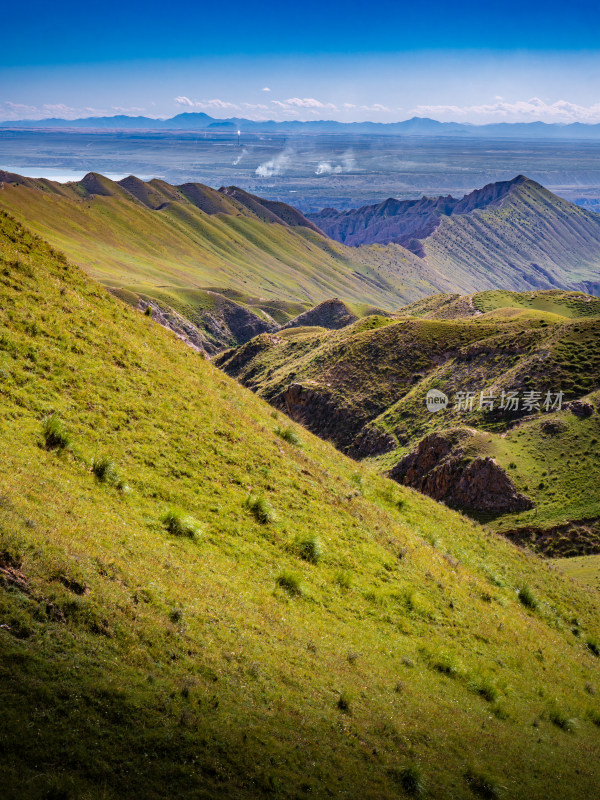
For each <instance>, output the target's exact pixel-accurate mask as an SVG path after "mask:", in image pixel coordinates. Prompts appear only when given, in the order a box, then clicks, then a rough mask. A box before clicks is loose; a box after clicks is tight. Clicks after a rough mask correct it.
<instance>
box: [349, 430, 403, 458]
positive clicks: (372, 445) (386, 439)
mask: <svg viewBox="0 0 600 800" xmlns="http://www.w3.org/2000/svg"><path fill="white" fill-rule="evenodd" d="M397 445H398V443H397V442H396V440H395V439H394V437H393V436H390V434H389V433H386V432H385V431H381V430H379V429H378V428H375V427H369V426H366V427H365V428H363V429H362V431H361V432H360V433H359V434H358V436H357V437H356V439H355V440H354V441H353V442H352V446H351V447H350V448H349V449H348V455H350V456H352V458H357V459H359V460H360V459H361V458H368V457H369V456H379V455H381V454H382V453H389V452H390V450H394V448H396V447H397Z"/></svg>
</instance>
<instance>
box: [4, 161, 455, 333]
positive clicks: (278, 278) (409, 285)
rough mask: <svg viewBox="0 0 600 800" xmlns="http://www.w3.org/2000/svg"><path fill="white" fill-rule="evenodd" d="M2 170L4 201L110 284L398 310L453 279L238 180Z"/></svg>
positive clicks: (149, 292) (144, 290)
mask: <svg viewBox="0 0 600 800" xmlns="http://www.w3.org/2000/svg"><path fill="white" fill-rule="evenodd" d="M0 181H2V182H1V183H0V208H2V209H4V210H5V211H7V212H9V213H11V214H13V215H14V216H16V217H17V218H18V219H20V220H21V221H22V222H24V223H25V224H26V225H28V226H29V227H30V228H31V229H32V230H33V231H35V232H36V233H38V234H39V235H41V236H43V237H44V238H45V239H47V241H49V242H50V243H51V244H52V245H53V246H55V247H60V248H61V250H63V251H64V252H65V253H66V254H67V255H68V257H69V258H70V259H71V260H72V261H73V262H74V263H76V264H78V265H79V266H80V267H82V268H83V269H84V270H85V271H86V272H87V273H88V274H90V275H92V276H93V277H94V278H96V279H97V280H99V281H100V282H102V283H103V284H105V285H108V286H114V287H119V288H127V289H129V290H131V291H134V292H136V293H141V294H145V295H154V293H158V292H159V291H163V290H165V289H168V290H169V291H170V292H171V293H172V294H173V295H175V296H181V295H182V294H183V295H185V294H186V293H188V296H187V298H184V300H185V299H187V300H189V291H190V290H197V289H203V288H208V287H212V288H215V287H216V288H217V289H218V290H219V291H221V290H235V291H237V292H238V293H241V294H243V295H250V296H251V297H260V298H263V299H264V300H265V301H268V300H278V301H286V302H292V303H301V304H308V306H312V305H315V304H316V303H317V302H320V301H322V300H325V299H328V298H330V297H335V296H338V297H341V298H342V299H344V300H346V301H353V302H358V303H371V304H375V305H377V306H380V307H384V308H386V309H390V308H393V307H394V306H397V305H399V304H401V303H404V302H409V301H410V300H412V299H416V298H417V297H421V296H422V295H423V294H426V293H428V292H431V291H435V287H436V286H437V287H438V288H439V289H443V288H445V285H446V283H445V279H444V278H443V277H442V276H438V275H435V274H434V273H433V272H432V271H431V270H429V271H426V272H425V273H423V270H422V269H421V266H420V263H419V259H417V258H416V257H415V256H413V254H412V253H409V252H408V251H406V250H404V249H403V248H401V247H392V248H387V249H386V248H378V249H376V250H374V251H372V252H371V251H369V250H365V251H361V252H358V251H356V250H355V249H354V248H348V247H344V246H343V245H340V244H339V243H337V242H333V241H331V240H329V239H327V238H325V237H324V236H323V235H321V234H320V233H319V232H317V231H316V230H315V229H314V228H313V226H312V225H311V223H309V222H308V221H307V220H304V221H305V223H306V224H305V225H304V224H300V223H301V222H302V220H303V219H304V218H303V217H302V215H301V214H300V213H299V212H297V211H296V210H295V209H292V208H289V207H286V206H284V204H281V203H274V204H273V203H271V204H270V203H268V202H267V201H260V202H259V200H260V198H253V197H252V196H251V195H248V194H247V193H244V192H241V191H239V190H233V189H229V190H223V191H222V192H219V191H215V190H214V189H210V188H209V187H208V186H203V185H201V184H184V185H183V186H179V187H177V186H170V185H169V184H167V183H165V182H164V181H158V180H153V181H150V182H148V183H144V182H143V181H141V180H139V179H137V178H134V177H133V176H131V177H130V178H126V179H125V180H123V181H121V182H118V183H117V182H114V181H111V180H109V179H107V178H104V177H103V176H101V175H95V174H93V173H90V174H89V175H87V176H86V177H85V178H84V179H83V180H82V181H80V182H78V183H68V184H59V183H55V182H52V181H47V180H34V179H30V178H21V177H20V176H18V175H11V174H9V173H0ZM251 201H252V202H251ZM280 207H282V208H283V210H282V208H280ZM271 209H275V210H276V211H278V212H279V215H278V214H276V213H274V211H273V210H271ZM302 310H303V309H302ZM297 313H299V312H297ZM291 316H295V314H292V315H291ZM288 318H289V317H288Z"/></svg>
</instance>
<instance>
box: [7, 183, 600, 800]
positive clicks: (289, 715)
mask: <svg viewBox="0 0 600 800" xmlns="http://www.w3.org/2000/svg"><path fill="white" fill-rule="evenodd" d="M23 191H24V190H23ZM41 202H43V201H41ZM0 258H1V262H0V324H1V327H0V380H1V383H0V389H1V391H0V406H1V408H2V414H1V415H0V436H1V437H2V442H3V457H2V460H1V462H0V653H1V656H0V673H1V678H2V679H1V680H0V697H1V703H2V713H1V715H0V764H1V765H2V766H1V769H2V794H3V797H6V798H10V799H11V800H12V798H18V799H19V800H29V798H32V800H33V799H35V800H38V799H39V798H45V799H46V800H49V798H58V797H60V798H89V799H90V800H94V799H95V798H103V800H110V799H111V798H122V797H124V796H127V797H130V798H144V800H159V798H164V797H179V798H214V797H217V796H218V797H220V798H232V800H233V798H235V799H236V800H240V798H241V799H242V800H243V798H252V799H253V800H255V798H261V797H265V798H266V797H279V798H289V799H290V800H291V798H298V797H304V796H307V797H308V796H310V797H319V798H320V797H323V798H324V797H358V796H360V797H362V798H366V800H369V799H370V800H386V799H388V798H389V800H392V798H394V799H395V798H398V797H402V796H405V795H413V796H415V795H418V794H421V795H423V796H430V797H435V798H437V799H439V800H444V799H445V798H447V799H448V800H450V798H452V800H456V798H471V797H473V796H480V797H482V796H486V797H496V796H507V797H511V798H514V799H515V800H521V798H522V799H523V800H524V799H525V798H527V800H531V799H532V798H533V799H537V798H539V800H542V799H543V800H548V799H549V798H556V799H557V800H558V798H561V800H584V798H589V797H591V796H593V795H594V793H595V791H596V787H597V785H598V781H599V779H600V772H599V766H598V765H599V764H600V758H599V757H598V756H599V753H600V726H599V723H600V716H599V712H598V703H597V694H596V692H597V691H598V689H599V688H600V660H599V658H598V653H599V652H600V649H599V648H600V645H599V644H598V642H599V640H600V627H599V625H598V619H599V611H600V600H599V597H598V594H597V593H596V592H595V591H593V590H585V591H584V589H583V588H581V587H578V585H577V584H576V583H575V582H573V581H570V580H569V579H567V578H565V577H563V576H562V574H561V573H560V572H558V571H556V570H554V569H551V568H550V567H549V566H548V565H547V564H545V563H543V562H542V561H541V560H540V559H538V558H536V557H534V556H531V555H528V554H526V553H525V552H522V551H520V550H519V549H517V548H515V547H514V546H512V545H511V544H509V543H508V542H506V541H504V540H502V539H500V538H498V537H495V536H491V535H490V534H489V533H488V532H486V531H485V530H484V529H482V528H481V527H480V526H479V525H478V524H476V523H475V522H473V521H471V520H469V519H466V518H465V517H463V516H461V515H460V514H458V513H456V512H454V511H451V510H449V509H447V508H444V507H443V506H442V505H440V504H438V503H435V502H434V501H432V500H430V499H429V498H427V497H425V496H423V495H420V494H418V493H417V492H414V491H412V490H411V489H409V488H406V487H401V486H398V485H396V484H394V483H393V482H391V481H389V480H387V479H385V478H382V477H379V476H378V475H376V474H375V472H373V471H371V470H370V469H369V468H368V467H366V466H364V465H359V464H357V463H356V462H353V461H351V460H349V459H347V458H346V457H345V456H343V455H341V454H340V453H339V452H338V451H336V450H335V449H334V448H333V447H332V446H331V445H330V444H328V443H326V442H323V441H321V440H320V439H318V438H316V437H315V436H313V435H312V434H310V433H309V432H308V431H306V430H302V429H300V428H298V427H297V426H290V424H289V421H288V420H287V419H286V418H284V417H282V416H280V415H279V414H278V413H277V412H275V411H273V409H272V408H271V407H269V406H268V405H267V404H266V403H265V402H264V400H262V399H261V398H259V397H257V396H256V395H253V394H252V393H250V392H249V391H248V390H247V389H245V388H244V387H242V386H240V385H239V384H237V383H236V382H235V381H233V380H232V379H231V378H229V377H228V376H226V375H225V374H223V373H222V372H220V371H219V370H217V369H216V368H215V367H214V366H213V365H212V364H211V363H210V362H209V361H208V360H206V359H205V358H203V357H202V355H200V354H198V353H196V352H194V351H193V350H192V349H191V348H189V347H187V346H186V345H185V344H183V343H182V342H180V341H179V340H178V339H177V337H176V336H175V335H174V334H173V333H171V332H170V331H167V330H165V329H164V328H162V327H160V326H159V325H157V324H156V322H155V321H153V320H152V319H151V318H150V317H148V316H146V315H144V314H140V313H139V312H136V311H134V310H133V309H131V308H130V307H129V306H127V305H126V304H124V303H122V302H121V301H119V300H118V299H117V298H115V297H113V296H111V295H109V294H108V293H107V292H106V291H105V290H104V289H103V288H102V286H100V285H99V284H98V283H96V282H94V281H92V280H91V279H90V278H89V277H88V276H86V275H85V274H84V273H83V272H82V271H81V270H80V269H79V268H78V267H77V266H75V265H73V264H71V263H70V262H69V261H68V259H67V258H66V257H65V256H64V255H63V254H61V253H60V252H59V251H57V250H56V249H55V248H53V247H52V246H50V245H48V244H47V243H45V242H44V241H43V240H42V239H40V238H38V237H36V236H35V235H33V234H32V233H31V232H29V231H28V230H27V229H26V228H25V227H24V226H23V225H22V224H21V223H20V222H17V221H16V220H14V219H13V218H11V217H10V216H7V215H5V214H3V213H2V214H0ZM381 319H383V318H381ZM369 320H370V321H369ZM361 324H362V325H363V326H365V327H364V334H366V335H367V336H368V335H369V334H370V335H375V334H377V332H378V330H379V331H383V332H385V331H393V330H394V329H395V328H396V327H397V324H393V323H392V324H389V325H385V326H383V324H382V326H381V327H379V328H378V327H377V326H376V325H375V324H374V323H373V318H372V317H371V318H367V321H366V322H365V321H361V320H359V321H358V322H356V323H354V326H360V325H361ZM408 324H421V325H423V324H424V323H422V322H420V323H408ZM427 324H428V325H429V326H431V327H433V326H434V323H433V322H429V323H427ZM438 324H439V325H443V324H446V325H448V324H449V323H438ZM455 324H456V323H455ZM579 324H580V325H581V324H583V323H579ZM586 324H587V323H586ZM377 325H379V323H377ZM494 326H495V327H496V329H498V330H499V331H500V328H501V325H500V323H497V322H493V321H491V320H490V321H489V322H486V323H484V324H483V326H481V328H480V327H476V324H475V323H473V322H471V323H470V326H469V325H466V324H465V336H464V337H463V346H468V342H467V341H466V340H467V339H468V340H475V339H476V338H477V337H476V334H475V333H474V331H475V330H484V328H485V330H486V331H488V330H489V331H491V330H492V329H493V328H494ZM369 328H371V330H369ZM351 329H352V328H351ZM348 330H349V329H348V328H347V329H345V331H346V332H347V331H348ZM342 333H343V332H342V331H335V332H332V333H331V334H330V335H331V336H340V335H341V334H342ZM266 335H267V334H263V336H266ZM277 335H278V336H279V335H281V336H284V335H286V336H290V337H291V336H293V335H294V334H293V333H292V330H290V331H288V332H286V333H285V334H277ZM295 335H296V336H297V337H298V338H297V340H298V341H300V342H302V333H301V332H300V333H299V332H298V329H296V334H295ZM306 335H314V333H313V334H306ZM452 335H453V336H455V338H456V339H457V340H459V339H460V338H461V337H460V334H459V333H454V334H452ZM536 335H537V328H535V326H532V333H531V337H532V339H535V336H536ZM352 336H354V337H355V338H356V341H357V348H358V346H359V343H360V336H361V332H360V330H358V329H357V328H356V327H354V331H353V334H352ZM259 339H260V337H259ZM254 341H256V339H255V340H254ZM291 341H292V340H291V339H290V342H291ZM300 346H302V345H300ZM315 349H316V348H315ZM318 355H319V354H318V352H317V356H318Z"/></svg>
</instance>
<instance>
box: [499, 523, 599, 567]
mask: <svg viewBox="0 0 600 800" xmlns="http://www.w3.org/2000/svg"><path fill="white" fill-rule="evenodd" d="M502 535H503V536H505V537H506V538H507V539H510V541H511V542H514V543H515V544H518V545H521V546H523V547H528V548H529V549H530V550H534V551H535V552H536V553H540V554H541V555H544V556H548V557H550V558H570V557H572V556H589V555H595V554H597V553H600V518H599V517H594V518H591V519H579V520H572V521H570V522H565V523H563V524H562V525H554V526H552V527H551V528H539V527H536V526H533V525H526V526H523V527H521V528H515V529H514V530H509V531H502Z"/></svg>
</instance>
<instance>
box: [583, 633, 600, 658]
mask: <svg viewBox="0 0 600 800" xmlns="http://www.w3.org/2000/svg"><path fill="white" fill-rule="evenodd" d="M585 644H586V647H587V649H588V650H589V651H590V653H593V654H594V655H595V656H600V644H598V642H597V640H596V639H592V638H591V637H590V638H589V639H588V640H587V642H586V643H585Z"/></svg>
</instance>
